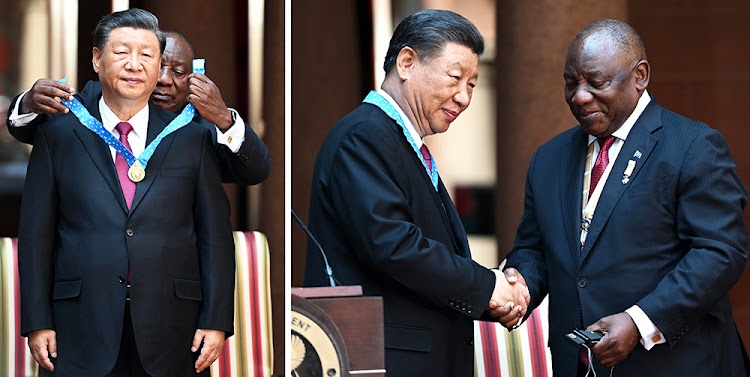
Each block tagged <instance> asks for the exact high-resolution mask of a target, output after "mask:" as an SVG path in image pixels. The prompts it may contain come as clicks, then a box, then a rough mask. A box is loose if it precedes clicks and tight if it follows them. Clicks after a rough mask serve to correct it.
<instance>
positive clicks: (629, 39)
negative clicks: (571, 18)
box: [571, 19, 646, 60]
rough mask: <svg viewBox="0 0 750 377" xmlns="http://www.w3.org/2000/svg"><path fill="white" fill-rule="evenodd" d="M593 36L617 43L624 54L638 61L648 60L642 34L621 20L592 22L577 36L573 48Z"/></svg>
mask: <svg viewBox="0 0 750 377" xmlns="http://www.w3.org/2000/svg"><path fill="white" fill-rule="evenodd" d="M593 35H605V36H607V37H608V38H610V40H612V41H613V42H615V43H616V44H617V45H618V46H619V47H620V49H622V51H623V52H625V53H627V54H629V55H631V54H632V55H633V56H634V57H636V59H639V60H643V59H646V44H645V43H644V42H643V38H642V37H641V35H640V34H638V32H637V31H636V30H635V29H634V28H633V27H632V26H630V25H628V24H627V23H625V22H622V21H620V20H612V19H608V20H599V21H595V22H592V23H591V24H589V25H588V26H586V27H585V28H583V30H581V31H579V32H578V34H576V37H575V38H574V39H573V42H572V43H571V46H572V45H573V44H575V43H576V42H578V41H581V40H584V39H587V38H588V37H590V36H593Z"/></svg>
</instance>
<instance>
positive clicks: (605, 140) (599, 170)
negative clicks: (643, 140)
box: [589, 135, 616, 198]
mask: <svg viewBox="0 0 750 377" xmlns="http://www.w3.org/2000/svg"><path fill="white" fill-rule="evenodd" d="M596 140H597V141H598V142H599V155H598V156H596V162H595V163H594V167H593V168H592V169H591V184H590V185H589V198H591V194H592V193H594V190H596V185H597V184H598V183H599V180H600V179H601V178H602V174H604V171H605V170H607V165H609V148H610V147H611V146H612V144H614V142H615V140H616V138H615V137H614V136H612V135H610V136H607V137H602V138H598V139H596Z"/></svg>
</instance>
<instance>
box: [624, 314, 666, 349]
mask: <svg viewBox="0 0 750 377" xmlns="http://www.w3.org/2000/svg"><path fill="white" fill-rule="evenodd" d="M625 313H628V315H630V318H632V319H633V322H635V326H636V327H637V328H638V332H639V333H641V344H642V345H643V348H645V349H646V351H648V350H650V349H651V348H654V346H655V345H657V344H662V343H666V342H667V341H666V339H664V334H662V332H661V331H659V329H658V328H656V325H654V323H653V322H651V319H649V318H648V316H647V315H646V313H644V312H643V309H641V308H639V307H638V305H633V306H631V307H630V309H628V310H626V311H625Z"/></svg>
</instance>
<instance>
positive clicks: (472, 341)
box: [466, 336, 474, 346]
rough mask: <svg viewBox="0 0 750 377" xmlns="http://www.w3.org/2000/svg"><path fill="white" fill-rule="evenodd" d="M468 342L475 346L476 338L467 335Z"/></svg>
mask: <svg viewBox="0 0 750 377" xmlns="http://www.w3.org/2000/svg"><path fill="white" fill-rule="evenodd" d="M466 344H468V345H470V346H473V345H474V338H472V337H470V336H469V337H467V338H466Z"/></svg>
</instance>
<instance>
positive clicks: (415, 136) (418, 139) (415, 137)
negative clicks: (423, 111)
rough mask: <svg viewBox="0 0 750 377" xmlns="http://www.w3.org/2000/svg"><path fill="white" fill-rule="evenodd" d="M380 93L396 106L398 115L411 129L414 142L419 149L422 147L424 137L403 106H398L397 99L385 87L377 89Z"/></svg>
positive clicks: (410, 132)
mask: <svg viewBox="0 0 750 377" xmlns="http://www.w3.org/2000/svg"><path fill="white" fill-rule="evenodd" d="M377 92H378V94H380V95H381V96H383V98H385V100H386V101H388V102H390V104H391V105H393V107H395V108H396V111H398V115H399V116H400V117H401V120H402V121H403V122H404V126H405V127H406V129H407V130H409V134H410V135H411V138H412V140H414V143H415V144H417V149H419V148H422V144H424V140H422V137H421V136H419V133H418V132H417V129H416V128H414V125H413V124H412V123H411V120H409V117H407V116H406V114H404V111H403V110H401V107H399V106H398V103H396V100H394V99H393V97H391V96H390V94H388V93H386V92H385V91H384V90H383V89H378V90H377Z"/></svg>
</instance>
